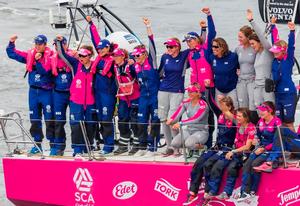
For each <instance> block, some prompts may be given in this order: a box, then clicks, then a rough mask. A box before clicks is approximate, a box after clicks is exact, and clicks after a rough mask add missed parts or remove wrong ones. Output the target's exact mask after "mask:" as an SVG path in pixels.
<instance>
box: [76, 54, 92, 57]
mask: <svg viewBox="0 0 300 206" xmlns="http://www.w3.org/2000/svg"><path fill="white" fill-rule="evenodd" d="M78 56H79V58H85V57H87V56H89V55H82V54H78Z"/></svg>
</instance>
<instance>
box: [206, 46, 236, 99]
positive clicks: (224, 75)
mask: <svg viewBox="0 0 300 206" xmlns="http://www.w3.org/2000/svg"><path fill="white" fill-rule="evenodd" d="M210 64H211V66H212V69H213V72H214V75H215V87H216V88H217V89H218V90H219V91H220V92H222V93H228V92H231V91H232V90H234V89H235V88H236V85H237V81H238V75H237V74H236V71H237V69H238V68H239V60H238V55H237V54H236V53H234V52H231V51H229V53H228V54H226V55H225V56H223V57H221V58H218V57H216V56H215V55H213V54H212V55H211V56H210Z"/></svg>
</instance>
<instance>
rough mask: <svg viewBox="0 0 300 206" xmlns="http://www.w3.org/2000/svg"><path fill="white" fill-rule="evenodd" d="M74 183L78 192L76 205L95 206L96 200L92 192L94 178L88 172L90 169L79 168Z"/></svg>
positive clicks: (76, 193)
mask: <svg viewBox="0 0 300 206" xmlns="http://www.w3.org/2000/svg"><path fill="white" fill-rule="evenodd" d="M73 182H74V183H75V185H76V188H77V190H78V191H77V192H75V195H74V196H75V202H77V203H76V204H75V205H77V204H78V203H80V205H81V204H82V203H84V204H85V205H86V206H93V205H94V204H95V200H94V198H93V195H92V194H91V193H90V192H91V187H92V185H93V178H92V176H91V174H90V172H89V171H88V169H86V168H84V169H82V168H78V169H77V170H76V172H75V174H74V177H73Z"/></svg>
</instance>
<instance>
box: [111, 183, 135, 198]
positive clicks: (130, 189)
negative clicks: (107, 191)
mask: <svg viewBox="0 0 300 206" xmlns="http://www.w3.org/2000/svg"><path fill="white" fill-rule="evenodd" d="M137 190H138V187H137V185H136V184H135V183H134V182H130V181H124V182H120V183H119V184H117V185H116V186H115V187H114V189H113V191H112V194H113V196H114V197H115V198H117V199H119V200H126V199H129V198H131V197H133V196H134V195H135V194H136V192H137Z"/></svg>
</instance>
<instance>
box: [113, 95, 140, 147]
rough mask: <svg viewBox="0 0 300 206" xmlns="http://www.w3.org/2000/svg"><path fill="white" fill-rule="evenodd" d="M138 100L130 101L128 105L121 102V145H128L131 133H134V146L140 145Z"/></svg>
mask: <svg viewBox="0 0 300 206" xmlns="http://www.w3.org/2000/svg"><path fill="white" fill-rule="evenodd" d="M138 103H139V100H138V99H134V100H131V101H130V104H128V103H127V102H126V101H124V100H120V102H119V106H118V117H119V123H118V127H119V131H120V140H119V143H120V144H121V145H127V144H128V142H129V140H130V137H131V131H132V132H133V136H134V137H133V144H134V145H139V139H138V136H137V132H138V126H137V114H138V106H139V105H138Z"/></svg>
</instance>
